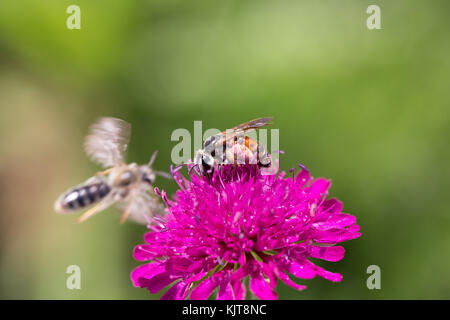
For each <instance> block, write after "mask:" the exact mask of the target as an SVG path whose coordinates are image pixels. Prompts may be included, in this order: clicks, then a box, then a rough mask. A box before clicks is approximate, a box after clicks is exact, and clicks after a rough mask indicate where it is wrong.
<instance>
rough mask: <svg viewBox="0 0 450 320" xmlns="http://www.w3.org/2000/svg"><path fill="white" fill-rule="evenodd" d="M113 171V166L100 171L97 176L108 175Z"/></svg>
mask: <svg viewBox="0 0 450 320" xmlns="http://www.w3.org/2000/svg"><path fill="white" fill-rule="evenodd" d="M111 171H113V168H109V169H107V170H105V171H99V172H97V173H96V174H95V175H96V176H106V175H108V174H110V173H111Z"/></svg>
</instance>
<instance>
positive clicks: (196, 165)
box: [189, 164, 198, 175]
mask: <svg viewBox="0 0 450 320" xmlns="http://www.w3.org/2000/svg"><path fill="white" fill-rule="evenodd" d="M195 167H198V164H194V165H193V166H192V167H191V168H190V169H189V175H190V174H191V172H192V170H193V169H194V168H195Z"/></svg>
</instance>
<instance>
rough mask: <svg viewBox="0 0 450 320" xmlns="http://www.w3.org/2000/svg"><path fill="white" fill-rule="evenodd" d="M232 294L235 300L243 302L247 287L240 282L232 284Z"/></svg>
mask: <svg viewBox="0 0 450 320" xmlns="http://www.w3.org/2000/svg"><path fill="white" fill-rule="evenodd" d="M232 286H233V293H234V298H235V300H244V299H245V296H246V294H247V287H246V286H245V284H243V283H242V282H240V281H236V282H234V284H233V285H232Z"/></svg>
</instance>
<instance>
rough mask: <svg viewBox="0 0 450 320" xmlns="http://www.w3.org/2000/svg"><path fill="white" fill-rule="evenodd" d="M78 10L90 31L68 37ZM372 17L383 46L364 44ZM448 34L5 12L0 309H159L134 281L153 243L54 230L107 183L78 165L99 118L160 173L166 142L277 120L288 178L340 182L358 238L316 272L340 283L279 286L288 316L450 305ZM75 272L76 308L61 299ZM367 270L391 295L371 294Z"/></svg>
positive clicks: (310, 21) (337, 7)
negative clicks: (89, 302)
mask: <svg viewBox="0 0 450 320" xmlns="http://www.w3.org/2000/svg"><path fill="white" fill-rule="evenodd" d="M71 4H77V5H79V6H80V8H81V30H68V29H67V28H66V19H67V17H68V16H69V15H68V14H67V13H66V8H67V7H68V6H69V5H71ZM370 4H378V5H379V6H380V7H381V23H382V30H373V31H371V30H368V29H367V27H366V19H367V17H368V15H367V14H366V8H367V7H368V6H369V5H370ZM449 34H450V3H449V2H448V1H444V0H443V1H435V0H433V1H419V0H417V1H411V0H408V1H406V0H398V1H380V0H376V1H375V0H372V1H360V0H344V1H320V3H319V1H312V0H309V1H287V0H278V1H260V0H246V1H240V0H227V1H210V0H205V1H185V0H152V1H144V0H141V1H138V0H133V1H131V0H108V1H106V0H104V1H100V0H98V1H89V0H71V1H66V0H58V1H56V0H55V1H45V0H22V1H20V2H18V1H16V0H2V1H1V2H0V223H1V224H0V297H1V298H3V299H154V298H158V296H152V295H150V294H149V293H148V292H146V291H145V290H144V289H137V288H134V287H133V286H132V284H131V282H130V279H129V274H130V271H131V270H132V269H133V268H134V267H136V266H137V265H139V264H138V263H137V262H136V261H134V260H133V258H132V249H133V247H134V246H135V245H137V244H139V243H141V242H142V236H143V234H144V232H145V227H143V226H139V225H135V224H132V223H127V224H125V225H119V223H118V220H119V217H118V215H117V214H115V213H114V212H113V211H114V210H108V211H107V212H105V213H102V214H99V215H98V216H96V217H95V218H93V219H91V220H88V221H87V222H86V223H84V224H81V225H78V224H76V223H75V219H76V215H75V216H60V215H57V214H55V213H54V212H53V202H54V200H55V199H56V198H57V197H58V196H59V194H60V193H61V192H62V191H64V190H66V189H67V188H68V187H70V186H72V185H74V184H78V183H79V182H82V181H84V180H85V179H86V178H88V177H89V176H90V175H92V174H93V173H95V172H96V171H97V170H98V169H99V168H98V167H96V166H95V165H94V164H92V163H91V162H89V160H88V159H87V157H86V156H85V155H84V154H83V149H82V144H83V138H84V136H85V134H86V133H87V129H88V127H89V125H90V124H91V123H92V122H93V121H94V120H95V119H96V118H97V117H99V116H116V117H120V118H123V119H125V120H127V121H129V122H131V123H132V125H133V136H132V141H131V145H130V150H129V159H130V160H132V161H136V162H140V163H143V162H146V161H147V160H148V158H149V156H150V154H151V153H152V152H153V151H154V150H156V149H157V150H159V156H158V159H157V161H156V164H155V167H156V168H157V169H159V170H168V167H169V165H170V153H171V149H172V148H173V147H174V145H175V144H176V143H175V142H172V141H170V135H171V133H172V131H173V130H174V129H176V128H187V129H189V130H193V121H194V120H203V128H204V129H206V128H220V129H225V128H228V127H231V126H234V125H236V124H238V123H240V122H243V121H246V120H249V119H253V118H256V117H260V116H268V115H272V116H273V117H274V118H275V121H274V124H273V128H279V129H280V145H281V149H282V150H284V151H285V153H286V154H285V155H284V156H282V158H281V165H282V168H283V169H284V170H287V169H289V168H291V167H293V166H296V165H297V163H299V162H301V163H303V164H305V165H306V166H308V168H309V169H310V170H311V172H312V174H313V175H314V176H324V177H327V178H330V179H332V181H333V187H332V189H331V195H332V196H336V197H338V198H339V199H341V200H342V201H343V202H344V209H345V211H346V212H349V213H352V214H354V215H356V216H357V218H358V223H359V224H360V225H361V230H362V233H363V236H362V237H361V238H359V239H357V240H353V241H350V242H348V243H346V244H345V247H346V251H347V254H346V256H345V258H344V259H343V260H342V261H341V262H338V263H324V262H319V264H320V265H321V266H324V267H327V268H329V269H330V270H332V271H335V272H340V273H343V275H344V278H343V281H342V283H340V284H335V283H330V282H328V281H326V280H322V279H319V278H317V279H313V280H307V281H303V283H305V284H307V285H308V289H307V290H306V291H303V292H296V291H294V290H293V289H290V288H288V287H285V286H283V285H281V284H280V285H279V288H278V289H279V293H280V298H281V299H449V298H450V255H449V253H450V232H449V231H450V215H449V213H450V212H449V206H450V203H449V202H450V201H449V192H450V185H449V183H450V182H449V181H450V179H449V177H450V170H449V163H450V150H449V137H450V111H449V108H450V94H449V85H450V63H449V62H450V38H449ZM157 184H158V186H159V187H161V188H164V189H166V190H167V191H168V192H169V193H172V192H174V191H175V186H174V183H172V182H170V181H166V180H163V179H159V180H158V181H157ZM72 264H76V265H79V266H80V268H81V276H82V284H81V286H82V288H81V290H68V289H67V288H66V279H67V277H68V275H67V274H66V268H67V266H69V265H72ZM372 264H375V265H378V266H380V268H381V276H382V277H381V281H382V282H381V286H382V288H381V290H368V289H367V287H366V279H367V277H368V274H367V273H366V269H367V267H368V266H369V265H372Z"/></svg>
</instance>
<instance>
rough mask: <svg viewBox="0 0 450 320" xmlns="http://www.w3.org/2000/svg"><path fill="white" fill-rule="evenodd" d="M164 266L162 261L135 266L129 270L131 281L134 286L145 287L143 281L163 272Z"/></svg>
mask: <svg viewBox="0 0 450 320" xmlns="http://www.w3.org/2000/svg"><path fill="white" fill-rule="evenodd" d="M164 270H165V266H164V264H162V263H147V264H144V265H142V266H139V267H137V268H136V269H134V270H133V271H132V272H131V281H132V282H133V285H134V286H135V287H141V288H144V287H146V286H145V285H144V282H145V281H146V280H148V279H151V278H153V277H154V276H156V275H158V274H160V273H162V272H164Z"/></svg>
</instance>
